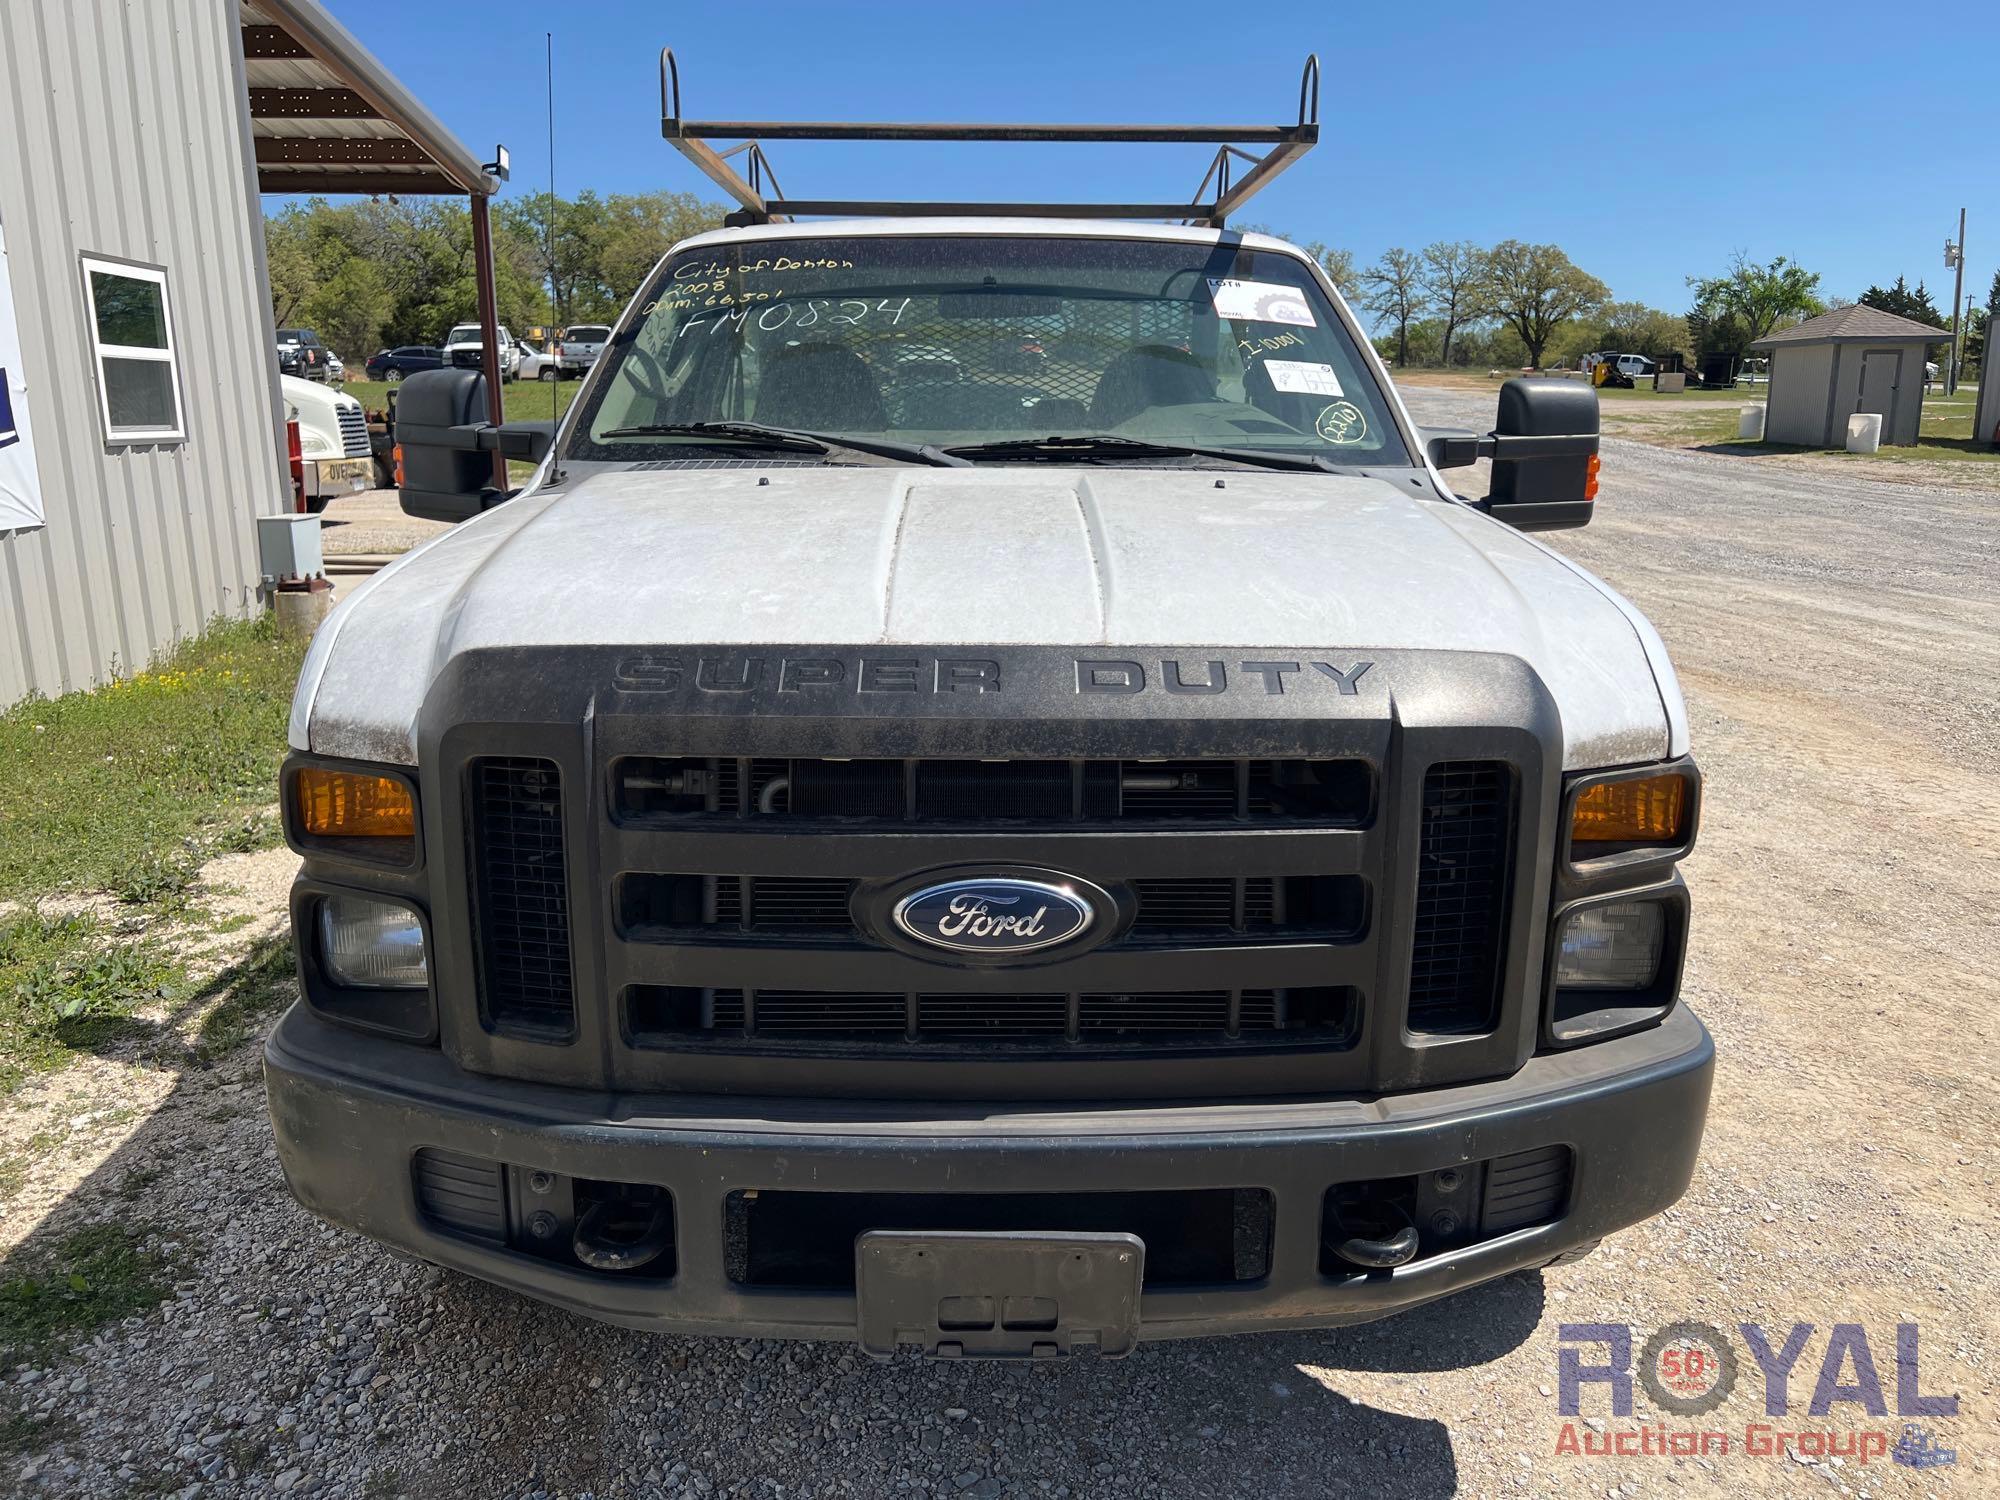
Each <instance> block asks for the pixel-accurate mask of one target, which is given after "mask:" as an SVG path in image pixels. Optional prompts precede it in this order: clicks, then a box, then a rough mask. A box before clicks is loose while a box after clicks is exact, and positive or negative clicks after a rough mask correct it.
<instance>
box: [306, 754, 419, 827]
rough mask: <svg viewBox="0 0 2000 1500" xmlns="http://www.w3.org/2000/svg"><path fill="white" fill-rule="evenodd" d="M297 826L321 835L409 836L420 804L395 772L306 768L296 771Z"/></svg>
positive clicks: (415, 823) (321, 767) (415, 824)
mask: <svg viewBox="0 0 2000 1500" xmlns="http://www.w3.org/2000/svg"><path fill="white" fill-rule="evenodd" d="M297 786H298V794H297V795H298V799H299V827H300V829H302V830H303V831H304V832H305V833H306V835H307V836H308V837H311V838H323V839H410V838H415V837H416V833H417V807H416V803H415V802H414V801H413V800H412V799H411V797H410V789H409V787H407V786H405V785H404V784H403V783H402V782H400V781H398V780H397V779H396V778H395V777H393V776H370V775H367V774H366V773H365V772H356V771H330V770H327V769H326V768H325V767H323V766H307V767H305V768H304V769H303V770H301V771H300V772H299V775H298V782H297Z"/></svg>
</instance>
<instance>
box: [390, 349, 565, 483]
mask: <svg viewBox="0 0 2000 1500" xmlns="http://www.w3.org/2000/svg"><path fill="white" fill-rule="evenodd" d="M394 415H395V429H394V430H395V441H396V446H397V447H398V448H400V449H401V450H402V455H403V468H402V489H401V493H400V497H399V498H400V499H401V502H402V506H403V513H404V514H405V515H410V516H418V517H421V518H422V519H424V520H426V521H464V520H467V519H469V518H471V517H473V516H476V515H478V514H479V513H480V512H481V511H483V510H490V509H491V508H492V507H494V506H496V505H498V504H499V503H500V502H501V501H503V500H505V499H507V498H508V496H509V495H511V494H512V493H513V492H512V491H511V490H502V489H499V488H497V487H496V486H495V485H494V483H493V455H494V453H495V452H498V453H500V454H502V455H504V456H505V457H507V458H518V459H522V460H524V461H526V462H529V463H539V462H540V461H541V458H542V455H543V454H545V453H547V452H548V451H549V446H550V444H551V443H553V442H554V440H555V424H554V423H553V422H509V423H507V424H506V425H504V426H501V427H495V426H493V425H492V424H491V423H490V422H488V421H487V420H486V377H485V376H484V375H482V374H481V373H480V372H479V371H477V370H456V369H448V370H425V371H423V372H422V373H421V374H417V375H412V376H410V378H409V379H407V380H405V381H404V382H403V385H402V389H401V391H399V392H398V393H397V395H396V403H395V411H394Z"/></svg>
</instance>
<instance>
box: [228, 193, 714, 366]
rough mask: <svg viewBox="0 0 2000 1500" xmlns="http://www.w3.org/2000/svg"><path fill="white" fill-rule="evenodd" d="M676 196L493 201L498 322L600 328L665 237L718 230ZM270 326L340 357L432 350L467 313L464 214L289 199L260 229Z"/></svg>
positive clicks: (514, 326) (468, 232)
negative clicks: (311, 336)
mask: <svg viewBox="0 0 2000 1500" xmlns="http://www.w3.org/2000/svg"><path fill="white" fill-rule="evenodd" d="M722 214H723V210H722V208H721V207H720V206H719V205H716V204H712V203H703V202H702V201H700V200H699V199H698V198H695V197H694V196H693V195H692V194H688V193H665V192H654V193H611V194H606V195H604V196H599V195H598V194H596V193H583V194H581V195H579V196H577V197H575V198H559V199H555V200H553V202H552V201H551V199H550V197H549V195H548V194H547V193H532V194H524V195H523V196H521V197H519V198H510V199H508V200H507V201H505V202H503V203H500V204H497V205H495V208H494V214H493V269H494V287H495V292H496V295H497V299H498V302H499V308H500V321H501V322H502V323H503V324H505V325H506V326H507V327H508V328H509V329H511V330H512V331H513V332H515V333H516V334H519V333H522V332H524V331H525V330H527V329H529V328H534V327H564V326H567V325H569V324H571V323H609V322H612V321H613V320H615V319H616V318H617V316H618V315H619V314H620V313H621V312H623V311H624V310H625V304H626V303H627V302H628V301H629V300H631V297H632V294H633V293H634V292H635V291H637V290H638V287H639V283H640V282H641V281H642V280H644V278H645V275H646V273H647V272H648V271H650V270H651V269H652V268H653V266H654V264H655V263H656V262H657V261H658V260H659V259H660V257H661V256H663V255H665V254H666V253H667V251H668V250H669V249H670V248H671V247H672V246H673V245H674V243H675V242H676V241H678V240H682V239H685V238H686V237H687V236H689V235H691V234H699V233H700V232H702V231H703V230H706V229H714V228H716V227H717V226H719V225H720V224H721V223H722ZM264 250H265V258H266V260H267V262H268V264H269V270H270V282H271V315H272V323H273V326H275V327H278V328H285V327H291V326H303V327H309V328H312V329H314V330H316V331H317V332H318V334H319V336H320V338H321V339H322V340H324V341H325V342H326V343H327V345H328V346H329V347H331V348H332V349H334V350H335V351H337V352H338V353H340V354H341V355H342V356H343V357H344V358H347V359H349V360H361V359H365V358H366V357H367V356H368V355H370V354H372V353H374V352H375V351H376V350H377V349H380V348H385V347H393V346H395V345H398V344H436V343H440V342H442V341H443V339H444V336H445V333H446V332H447V331H448V330H449V329H450V328H451V327H452V325H453V324H455V323H469V322H472V321H474V320H475V319H476V318H477V317H478V307H479V302H478V292H477V278H476V276H475V274H474V270H475V268H474V263H473V256H472V216H471V213H470V211H469V210H468V209H467V207H466V205H465V204H464V203H463V202H462V201H460V200H457V199H418V200H415V201H404V202H396V203H391V202H383V201H375V200H362V201H356V202H346V203H329V202H327V201H326V200H325V199H323V198H314V199H310V200H308V201H307V202H305V203H300V204H294V205H292V206H290V207H287V208H285V209H283V210H281V211H280V212H278V213H275V214H271V215H268V216H267V217H266V218H265V220H264Z"/></svg>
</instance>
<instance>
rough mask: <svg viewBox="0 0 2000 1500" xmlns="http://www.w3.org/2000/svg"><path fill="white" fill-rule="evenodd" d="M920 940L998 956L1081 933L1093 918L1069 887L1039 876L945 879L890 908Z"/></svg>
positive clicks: (899, 923) (956, 950)
mask: <svg viewBox="0 0 2000 1500" xmlns="http://www.w3.org/2000/svg"><path fill="white" fill-rule="evenodd" d="M890 916H891V918H892V919H893V920H894V921H895V923H896V925H897V926H898V927H899V928H901V929H902V930H903V931H904V932H905V933H907V934H909V936H911V937H913V938H915V939H916V940H917V941H918V942H920V943H926V944H929V945H930V946H931V947H933V948H949V949H950V950H951V951H952V952H954V953H978V954H984V955H987V956H989V957H995V958H1001V957H1007V956H1009V955H1012V954H1016V953H1033V952H1035V951H1036V950H1037V949H1041V948H1053V947H1054V946H1055V945H1056V944H1057V943H1066V942H1069V941H1070V940H1071V939H1072V938H1076V937H1080V936H1082V935H1083V934H1084V933H1085V932H1087V931H1088V930H1089V928H1090V924H1091V923H1092V922H1094V921H1096V920H1097V913H1096V911H1095V910H1094V909H1093V908H1092V907H1091V904H1090V903H1089V902H1088V901H1086V900H1085V899H1084V898H1083V897H1082V896H1080V895H1078V894H1077V893H1076V892H1075V891H1073V890H1071V889H1070V888H1069V887H1068V886H1062V885H1053V884H1050V883H1049V882H1047V881H1042V880H1013V879H1007V878H1004V877H1000V876H995V877H993V878H991V879H987V880H978V879H972V880H947V881H944V882H942V883H941V884H938V885H927V886H922V887H920V888H918V889H917V890H914V891H911V892H910V894H909V895H907V896H905V897H903V899H902V900H900V901H898V902H897V903H896V905H895V909H894V910H893V911H891V912H890Z"/></svg>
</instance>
